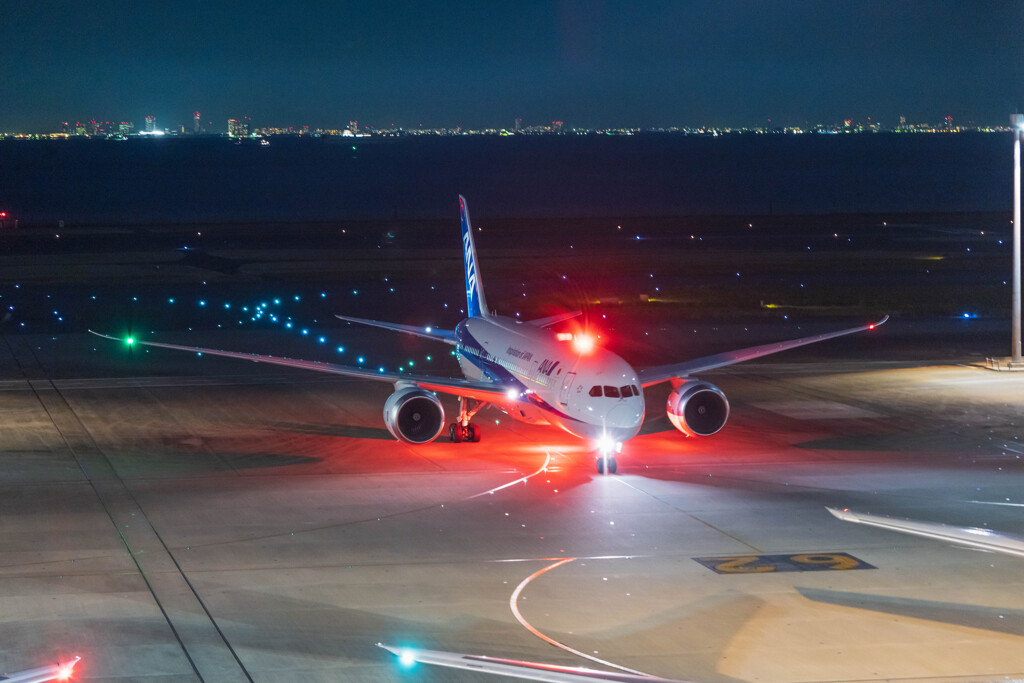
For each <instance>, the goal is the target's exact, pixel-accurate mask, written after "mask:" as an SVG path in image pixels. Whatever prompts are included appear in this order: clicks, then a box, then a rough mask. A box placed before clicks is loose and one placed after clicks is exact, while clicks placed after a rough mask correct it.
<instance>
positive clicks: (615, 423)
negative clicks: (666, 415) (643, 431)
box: [604, 401, 644, 441]
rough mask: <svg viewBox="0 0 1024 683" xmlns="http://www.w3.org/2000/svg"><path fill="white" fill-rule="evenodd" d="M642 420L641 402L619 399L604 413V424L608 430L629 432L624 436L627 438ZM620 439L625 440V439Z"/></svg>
mask: <svg viewBox="0 0 1024 683" xmlns="http://www.w3.org/2000/svg"><path fill="white" fill-rule="evenodd" d="M643 421H644V409H643V404H638V402H635V401H620V402H619V404H618V405H616V406H614V407H613V408H611V409H610V410H609V411H608V414H607V415H605V421H604V424H605V428H606V429H608V430H609V431H611V430H614V431H616V432H625V433H629V436H628V437H626V438H627V439H628V438H632V437H633V436H635V435H636V433H637V432H638V431H639V430H640V425H641V424H642V423H643ZM620 440H622V441H625V440H626V439H620Z"/></svg>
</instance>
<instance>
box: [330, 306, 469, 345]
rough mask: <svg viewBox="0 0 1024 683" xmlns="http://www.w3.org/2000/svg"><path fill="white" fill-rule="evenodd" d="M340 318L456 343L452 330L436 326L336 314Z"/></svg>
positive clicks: (447, 342)
mask: <svg viewBox="0 0 1024 683" xmlns="http://www.w3.org/2000/svg"><path fill="white" fill-rule="evenodd" d="M334 317H335V318H337V319H338V320H344V321H346V322H350V323H359V324H360V325H369V326H370V327H381V328H384V329H385V330H393V331H395V332H404V333H406V334H415V335H416V336H417V337H426V338H427V339H434V340H437V341H443V342H445V343H446V344H452V345H454V344H455V333H454V332H452V331H451V330H439V329H437V328H436V327H422V326H418V325H400V324H398V323H383V322H380V321H379V320H367V319H366V318H352V317H350V316H347V315H337V314H335V316H334Z"/></svg>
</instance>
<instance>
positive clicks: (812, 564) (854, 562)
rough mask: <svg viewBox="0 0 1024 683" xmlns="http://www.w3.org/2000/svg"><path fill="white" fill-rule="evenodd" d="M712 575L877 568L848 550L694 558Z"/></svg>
mask: <svg viewBox="0 0 1024 683" xmlns="http://www.w3.org/2000/svg"><path fill="white" fill-rule="evenodd" d="M693 559H694V561H695V562H697V563H699V564H702V565H704V566H705V567H707V568H708V569H710V570H711V571H713V572H715V573H716V574H777V573H780V572H807V571H847V570H850V569H877V567H875V566H874V565H871V564H868V563H867V562H865V561H864V560H860V559H858V558H856V557H854V556H853V555H851V554H849V553H842V552H839V553H791V554H783V555H753V554H747V555H731V556H725V557H721V556H720V557H695V558H693Z"/></svg>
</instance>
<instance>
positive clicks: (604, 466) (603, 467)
mask: <svg viewBox="0 0 1024 683" xmlns="http://www.w3.org/2000/svg"><path fill="white" fill-rule="evenodd" d="M618 468H619V465H618V463H617V462H615V456H614V455H608V454H607V453H602V454H601V455H598V456H597V473H598V474H604V473H605V472H606V471H607V472H608V474H615V471H616V470H617V469H618Z"/></svg>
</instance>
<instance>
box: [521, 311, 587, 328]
mask: <svg viewBox="0 0 1024 683" xmlns="http://www.w3.org/2000/svg"><path fill="white" fill-rule="evenodd" d="M579 315H583V311H569V312H568V313H559V314H558V315H549V316H548V317H546V318H537V319H536V320H530V321H529V323H530V324H531V325H536V326H537V327H551V326H552V325H557V324H558V323H560V322H562V321H564V320H572V319H573V318H575V317H576V316H579Z"/></svg>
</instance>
